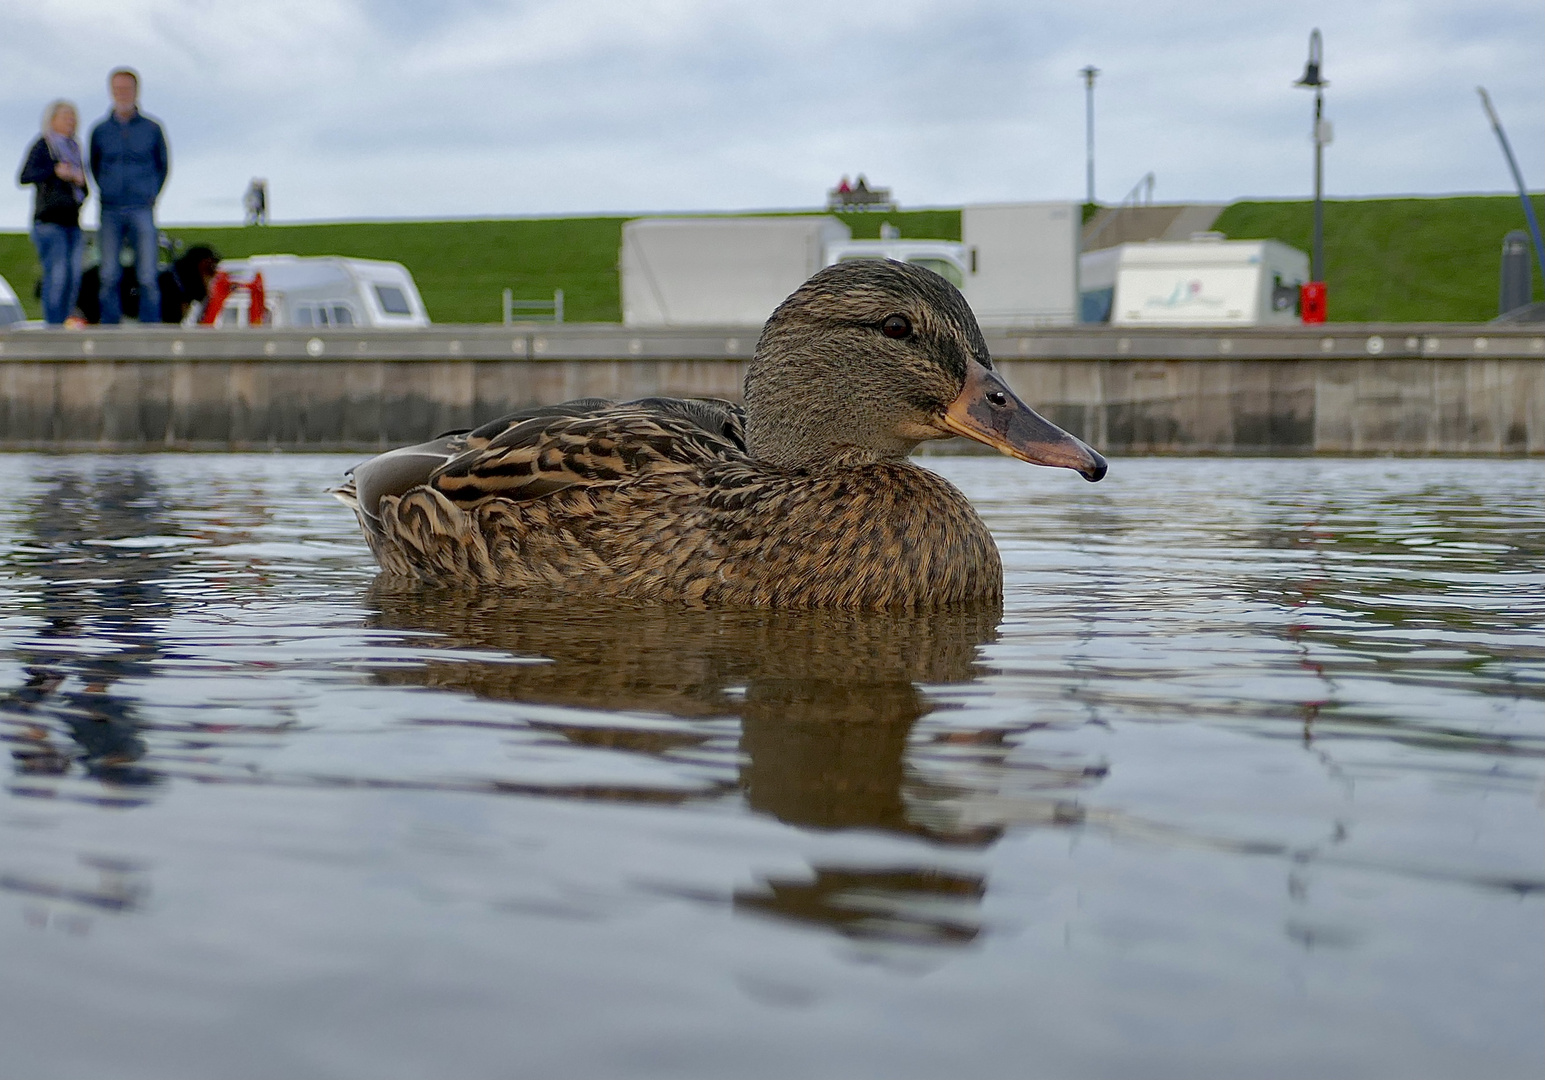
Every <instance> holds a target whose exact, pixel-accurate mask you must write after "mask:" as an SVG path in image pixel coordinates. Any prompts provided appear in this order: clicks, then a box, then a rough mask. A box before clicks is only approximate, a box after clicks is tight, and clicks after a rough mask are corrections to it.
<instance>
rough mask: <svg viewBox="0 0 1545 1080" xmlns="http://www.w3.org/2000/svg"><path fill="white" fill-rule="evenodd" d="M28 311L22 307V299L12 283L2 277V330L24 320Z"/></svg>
mask: <svg viewBox="0 0 1545 1080" xmlns="http://www.w3.org/2000/svg"><path fill="white" fill-rule="evenodd" d="M26 318H27V313H26V312H24V311H23V310H22V309H21V299H20V298H19V297H17V295H16V290H15V289H13V288H11V283H10V282H8V281H6V280H5V278H3V277H0V330H4V329H5V328H6V327H8V326H14V325H17V324H19V323H21V322H24V321H25V320H26Z"/></svg>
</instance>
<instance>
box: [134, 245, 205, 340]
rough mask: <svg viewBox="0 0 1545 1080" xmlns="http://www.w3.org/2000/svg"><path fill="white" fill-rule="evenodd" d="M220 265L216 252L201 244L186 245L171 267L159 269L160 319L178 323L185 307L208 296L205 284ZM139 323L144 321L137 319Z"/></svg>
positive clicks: (183, 315) (186, 313) (185, 309)
mask: <svg viewBox="0 0 1545 1080" xmlns="http://www.w3.org/2000/svg"><path fill="white" fill-rule="evenodd" d="M219 267H220V255H219V253H218V252H216V251H215V250H214V249H213V248H209V247H205V246H204V245H203V244H198V245H195V246H194V247H190V248H189V249H188V250H187V251H185V252H183V253H182V254H181V255H179V256H178V257H177V259H176V261H175V262H173V263H172V265H171V266H168V267H167V268H166V269H165V270H163V271H161V276H160V278H159V279H158V284H159V285H160V286H161V321H162V322H164V323H180V322H182V320H183V319H185V318H187V317H188V309H189V308H190V307H192V306H193V305H194V304H196V303H197V304H202V303H203V302H204V301H205V299H207V298H208V296H209V283H210V282H211V281H213V280H214V279H215V271H216V270H217V269H219ZM140 321H141V322H144V321H145V320H144V319H143V318H141V319H140Z"/></svg>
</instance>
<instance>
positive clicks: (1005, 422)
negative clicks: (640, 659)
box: [337, 261, 1105, 609]
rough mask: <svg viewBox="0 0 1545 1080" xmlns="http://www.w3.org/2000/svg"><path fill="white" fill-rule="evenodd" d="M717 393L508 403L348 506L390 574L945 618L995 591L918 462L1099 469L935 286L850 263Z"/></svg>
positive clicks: (987, 554) (988, 556) (952, 499)
mask: <svg viewBox="0 0 1545 1080" xmlns="http://www.w3.org/2000/svg"><path fill="white" fill-rule="evenodd" d="M745 398H746V404H745V408H744V409H741V408H739V407H737V406H735V405H731V404H729V403H728V402H723V401H708V400H676V399H667V398H646V399H644V400H641V401H630V402H625V403H622V404H616V403H614V402H610V401H602V400H595V399H589V400H583V401H571V402H568V403H566V404H563V405H553V406H546V407H542V408H533V409H526V410H522V411H521V412H517V413H512V414H511V415H509V416H505V417H502V418H500V419H498V420H495V421H493V422H492V423H489V424H485V425H483V426H482V427H480V428H478V429H476V430H475V431H470V432H457V433H454V434H451V435H447V436H442V437H441V438H439V439H437V440H435V441H434V442H430V443H425V444H424V445H422V446H413V447H407V448H405V449H401V450H393V451H391V452H390V453H387V454H382V455H381V456H380V457H377V458H374V459H372V460H371V461H368V462H366V463H365V464H363V465H360V466H359V467H358V468H356V469H354V470H353V471H352V474H351V475H352V480H351V481H350V482H349V483H347V484H345V485H344V486H343V487H342V488H340V489H338V492H337V494H338V496H339V497H340V498H341V499H342V500H343V501H344V502H345V503H347V504H348V505H349V506H351V507H352V508H353V509H354V511H355V513H356V514H358V516H359V520H360V524H361V525H362V526H363V527H364V530H365V536H366V539H367V540H368V541H369V543H370V548H371V550H372V551H373V552H374V553H375V556H376V559H377V561H378V562H379V563H380V564H381V566H382V568H383V569H384V570H386V571H387V572H388V573H391V574H395V575H403V576H408V577H416V578H419V579H421V580H424V581H428V582H436V583H455V582H471V583H476V584H486V585H494V586H499V587H502V588H507V589H514V590H541V591H545V592H551V591H562V592H565V593H577V594H582V595H585V596H590V597H595V596H610V597H619V598H632V599H639V600H676V601H681V600H687V601H696V602H703V603H710V604H725V605H751V606H768V607H803V608H811V607H839V608H871V609H877V608H914V609H915V608H932V607H939V606H943V605H946V604H953V603H958V602H962V601H972V600H982V599H997V598H998V597H1000V596H1001V594H1002V589H1003V566H1002V563H1001V562H1000V561H999V559H998V549H997V547H996V546H995V545H994V544H993V540H992V536H991V535H990V534H989V533H988V531H987V526H986V525H984V524H983V523H982V519H981V518H980V517H978V516H977V514H976V511H975V510H973V509H972V507H971V504H970V503H969V502H967V501H966V497H965V496H964V495H962V494H961V493H960V492H959V491H958V490H956V489H955V487H954V486H953V485H951V484H950V483H949V481H947V480H945V479H944V478H943V477H941V476H939V475H937V474H936V473H933V472H930V471H928V470H927V469H923V468H920V467H918V466H916V465H913V464H912V463H911V462H909V461H908V460H907V455H908V454H909V453H911V451H912V449H913V448H914V447H916V446H917V444H918V443H920V442H922V441H923V440H925V439H942V438H948V437H949V436H952V435H964V436H966V437H967V438H971V439H975V440H977V441H978V442H981V443H985V444H987V445H988V446H992V447H995V448H996V449H998V450H1001V451H1003V452H1004V453H1006V454H1009V455H1011V456H1013V457H1016V458H1019V459H1020V460H1022V461H1028V462H1031V463H1034V464H1039V465H1057V466H1062V467H1064V468H1070V469H1075V470H1077V471H1078V472H1080V473H1082V474H1083V475H1084V477H1085V478H1087V479H1089V480H1098V479H1100V477H1102V476H1104V475H1105V461H1104V459H1103V458H1101V457H1100V455H1099V454H1097V453H1095V452H1094V451H1093V450H1091V449H1090V448H1089V447H1088V446H1085V445H1084V444H1083V443H1082V442H1080V441H1079V440H1078V439H1075V438H1074V437H1073V436H1071V435H1069V434H1067V433H1066V432H1064V431H1062V430H1060V429H1059V428H1057V427H1056V426H1054V425H1053V424H1051V423H1049V422H1048V421H1046V420H1045V419H1043V418H1042V417H1040V416H1038V415H1037V414H1036V413H1035V412H1033V411H1032V410H1031V409H1030V408H1029V407H1028V406H1026V405H1025V404H1024V403H1023V402H1021V401H1020V400H1019V399H1018V398H1017V397H1015V396H1014V393H1013V391H1011V390H1010V389H1009V388H1008V386H1007V385H1006V384H1005V383H1004V382H1003V380H1002V379H1001V378H999V376H998V375H997V374H996V373H995V372H994V371H993V370H992V358H991V357H990V356H989V355H988V352H987V345H986V342H984V341H983V340H982V332H981V330H980V329H979V328H978V327H977V325H976V319H975V318H974V317H973V316H972V314H971V309H970V308H969V307H967V306H966V302H965V300H964V298H962V297H961V295H960V293H958V292H957V291H956V290H955V289H954V288H953V287H952V286H951V285H950V284H949V283H948V282H946V281H945V280H944V279H943V278H942V277H939V276H938V275H937V274H934V273H932V272H930V271H928V270H922V269H919V268H917V267H914V266H908V265H906V264H903V263H896V262H880V261H863V262H848V263H839V264H837V265H835V266H829V267H827V268H826V269H824V270H822V271H820V272H819V273H818V274H816V275H815V276H814V277H812V278H811V279H810V280H809V281H807V282H805V284H804V285H802V286H800V287H799V289H798V290H796V291H795V293H794V294H793V295H792V296H790V297H789V298H788V299H787V300H785V301H784V302H783V303H782V305H780V306H779V308H778V310H777V311H775V312H773V315H772V318H771V319H769V320H768V322H767V326H766V327H765V328H764V329H763V331H762V336H761V338H760V340H759V341H758V342H757V346H756V354H755V355H754V356H753V357H752V360H751V365H750V369H749V370H748V372H747V374H746V386H745Z"/></svg>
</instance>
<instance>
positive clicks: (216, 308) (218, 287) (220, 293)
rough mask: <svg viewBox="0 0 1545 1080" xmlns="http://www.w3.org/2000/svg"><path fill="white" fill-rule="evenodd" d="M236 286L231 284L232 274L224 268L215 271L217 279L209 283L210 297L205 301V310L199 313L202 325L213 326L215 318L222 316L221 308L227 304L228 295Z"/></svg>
mask: <svg viewBox="0 0 1545 1080" xmlns="http://www.w3.org/2000/svg"><path fill="white" fill-rule="evenodd" d="M233 288H235V286H234V285H232V284H231V275H230V274H227V273H226V272H225V271H224V270H220V271H217V272H216V273H215V279H214V280H213V281H211V282H210V283H209V299H208V300H206V301H204V310H203V311H202V312H201V313H200V314H199V317H198V321H199V325H200V326H213V325H214V324H215V320H216V319H218V318H219V317H220V309H221V308H223V307H224V306H225V299H226V297H228V296H230V295H231V290H232V289H233Z"/></svg>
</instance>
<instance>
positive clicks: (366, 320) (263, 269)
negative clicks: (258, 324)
mask: <svg viewBox="0 0 1545 1080" xmlns="http://www.w3.org/2000/svg"><path fill="white" fill-rule="evenodd" d="M220 269H221V270H223V271H225V272H226V273H227V274H229V275H230V276H231V279H232V281H235V282H237V283H239V284H244V283H246V282H250V281H251V280H252V278H253V276H254V275H256V274H259V273H261V274H262V275H263V294H264V304H263V307H264V309H265V311H266V313H267V318H266V320H265V321H266V323H267V325H270V326H273V327H314V328H320V329H329V328H338V327H355V326H359V327H370V328H374V329H413V328H416V327H421V326H428V325H429V313H428V312H427V311H425V310H424V301H423V299H422V298H421V297H420V296H419V294H418V286H417V285H415V284H414V282H413V275H412V274H410V273H408V270H407V268H406V267H405V266H403V265H402V264H401V263H395V262H384V261H382V260H379V259H350V258H344V257H342V256H336V255H314V256H304V257H303V256H299V255H253V256H251V257H250V258H246V259H225V260H223V261H222V262H221V263H220ZM249 307H250V299H249V297H248V294H247V291H246V290H245V289H237V290H236V291H234V292H232V293H231V295H230V296H229V297H228V298H227V299H226V301H225V304H224V305H223V306H222V307H221V309H220V314H219V316H218V317H217V318H216V322H215V325H216V326H222V327H223V326H247V325H249V322H248V315H249V311H248V309H249ZM200 314H201V312H200V311H199V309H198V308H197V307H195V308H194V310H193V311H192V312H190V313H189V315H188V320H187V321H188V323H190V324H191V323H196V322H198V321H199V316H200Z"/></svg>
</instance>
